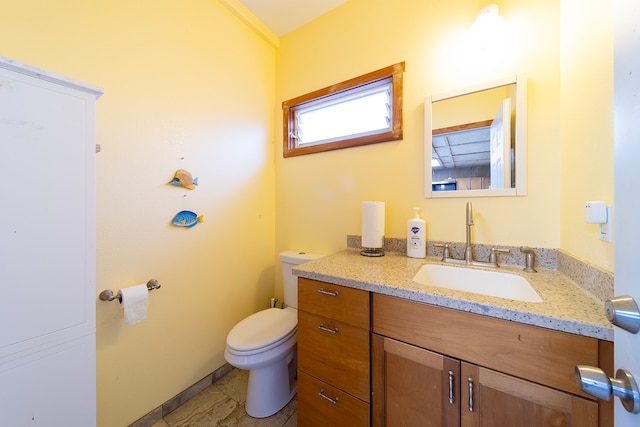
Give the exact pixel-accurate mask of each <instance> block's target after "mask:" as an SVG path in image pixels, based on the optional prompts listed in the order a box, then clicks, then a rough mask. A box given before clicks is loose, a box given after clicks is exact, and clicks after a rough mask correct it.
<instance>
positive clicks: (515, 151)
mask: <svg viewBox="0 0 640 427" xmlns="http://www.w3.org/2000/svg"><path fill="white" fill-rule="evenodd" d="M424 116H425V117H424V123H425V129H424V139H425V140H424V154H425V159H424V170H425V174H424V175H425V176H424V181H425V182H424V185H425V189H424V192H425V197H427V198H439V197H485V196H523V195H525V194H526V191H527V82H526V79H525V78H524V77H523V76H513V77H508V78H504V79H500V80H495V81H492V82H488V83H484V84H479V85H476V86H472V87H468V88H465V89H461V90H457V91H453V92H448V93H444V94H439V95H432V96H428V97H426V98H425V103H424Z"/></svg>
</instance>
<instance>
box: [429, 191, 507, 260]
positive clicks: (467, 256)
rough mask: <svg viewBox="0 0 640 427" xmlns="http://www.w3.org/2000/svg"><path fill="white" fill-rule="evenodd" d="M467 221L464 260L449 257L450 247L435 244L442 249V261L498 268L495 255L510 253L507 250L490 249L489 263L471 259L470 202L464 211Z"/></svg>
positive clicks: (471, 210) (471, 222) (471, 207)
mask: <svg viewBox="0 0 640 427" xmlns="http://www.w3.org/2000/svg"><path fill="white" fill-rule="evenodd" d="M466 214H467V219H466V222H465V225H466V227H467V241H466V243H465V248H464V258H462V259H458V258H453V257H451V252H450V246H449V245H447V244H439V243H435V244H434V246H435V247H440V248H442V261H443V262H450V263H455V264H466V265H478V266H484V267H498V259H497V256H496V254H497V253H506V254H508V253H511V252H510V251H509V249H500V248H491V254H490V255H489V261H488V262H487V261H475V260H474V259H473V253H472V251H471V226H472V225H473V206H472V205H471V202H467V209H466Z"/></svg>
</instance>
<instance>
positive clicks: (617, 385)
mask: <svg viewBox="0 0 640 427" xmlns="http://www.w3.org/2000/svg"><path fill="white" fill-rule="evenodd" d="M575 374H576V380H577V381H578V386H579V387H580V389H581V390H582V391H584V392H585V393H587V394H590V395H592V396H595V397H597V398H598V399H602V400H609V398H610V397H611V395H612V394H613V395H614V396H618V397H619V398H620V401H621V402H622V406H624V409H626V410H627V411H629V412H631V413H633V414H637V413H640V391H638V385H637V384H636V381H635V379H634V378H633V375H632V374H631V372H629V371H627V370H626V369H618V372H616V377H615V378H609V377H608V376H607V374H605V373H604V371H603V370H602V369H600V368H594V367H592V366H586V365H576V368H575Z"/></svg>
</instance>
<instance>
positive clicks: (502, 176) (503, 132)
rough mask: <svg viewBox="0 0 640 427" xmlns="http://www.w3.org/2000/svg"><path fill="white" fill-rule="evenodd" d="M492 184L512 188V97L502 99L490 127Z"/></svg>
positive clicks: (493, 187)
mask: <svg viewBox="0 0 640 427" xmlns="http://www.w3.org/2000/svg"><path fill="white" fill-rule="evenodd" d="M490 147H491V150H490V159H491V186H490V187H489V188H492V189H499V188H511V98H506V99H505V100H504V101H502V104H501V105H500V108H499V109H498V112H497V113H496V116H495V118H494V119H493V122H491V129H490Z"/></svg>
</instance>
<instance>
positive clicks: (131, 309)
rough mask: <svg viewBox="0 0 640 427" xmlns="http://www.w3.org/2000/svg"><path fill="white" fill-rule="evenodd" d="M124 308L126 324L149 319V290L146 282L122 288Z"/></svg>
mask: <svg viewBox="0 0 640 427" xmlns="http://www.w3.org/2000/svg"><path fill="white" fill-rule="evenodd" d="M120 292H121V294H122V302H121V303H120V305H121V306H122V308H124V324H125V325H127V326H130V325H135V324H136V323H138V322H142V321H143V320H146V319H147V306H148V305H149V290H148V289H147V285H146V284H144V283H143V284H140V285H136V286H131V287H130V288H125V289H121V290H120Z"/></svg>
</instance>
